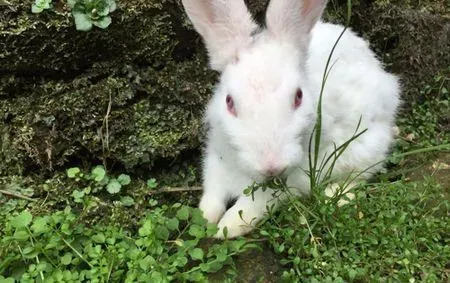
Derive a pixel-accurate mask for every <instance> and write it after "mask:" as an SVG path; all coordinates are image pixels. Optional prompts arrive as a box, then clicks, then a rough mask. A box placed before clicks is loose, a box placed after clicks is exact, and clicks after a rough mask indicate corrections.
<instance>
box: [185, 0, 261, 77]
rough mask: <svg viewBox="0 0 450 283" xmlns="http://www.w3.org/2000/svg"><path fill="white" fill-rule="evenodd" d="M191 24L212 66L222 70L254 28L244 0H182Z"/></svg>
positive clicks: (248, 38)
mask: <svg viewBox="0 0 450 283" xmlns="http://www.w3.org/2000/svg"><path fill="white" fill-rule="evenodd" d="M182 2H183V6H184V9H185V10H186V13H187V15H188V16H189V19H190V20H191V21H192V24H193V25H194V28H195V29H196V30H197V32H198V33H199V34H200V35H201V36H202V37H203V39H204V41H205V43H206V48H207V49H208V53H209V58H210V65H211V68H212V69H214V70H217V71H222V70H223V69H224V68H225V66H226V65H227V64H228V63H229V62H232V61H233V60H235V59H236V58H237V54H238V52H239V50H240V49H242V48H245V47H247V46H248V45H249V44H250V42H251V36H250V35H251V33H252V32H253V31H254V30H255V29H256V28H257V25H256V24H255V23H254V21H253V20H252V17H251V15H250V13H249V12H248V10H247V7H246V6H245V3H244V1H243V0H182Z"/></svg>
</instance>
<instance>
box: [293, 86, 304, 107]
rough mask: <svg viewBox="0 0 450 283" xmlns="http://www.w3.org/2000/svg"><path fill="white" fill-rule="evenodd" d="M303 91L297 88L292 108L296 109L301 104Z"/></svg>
mask: <svg viewBox="0 0 450 283" xmlns="http://www.w3.org/2000/svg"><path fill="white" fill-rule="evenodd" d="M302 98H303V92H302V90H301V89H299V88H298V89H297V92H296V93H295V98H294V108H295V109H297V108H298V107H299V106H300V105H301V104H302Z"/></svg>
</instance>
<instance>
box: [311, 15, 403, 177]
mask: <svg viewBox="0 0 450 283" xmlns="http://www.w3.org/2000/svg"><path fill="white" fill-rule="evenodd" d="M343 29H344V27H343V26H340V25H333V24H327V23H321V22H319V23H318V24H317V25H316V26H315V27H314V29H313V30H312V35H311V44H310V49H309V55H308V62H307V72H308V77H309V80H310V82H311V84H312V86H313V88H314V89H315V90H316V92H319V91H320V87H321V84H322V81H323V74H324V70H325V65H326V62H327V59H328V57H329V55H330V52H331V50H332V47H333V45H334V44H335V42H336V40H337V39H338V37H339V35H340V33H341V32H342V30H343ZM329 66H330V73H329V76H328V77H327V80H326V83H325V88H324V94H323V118H322V119H323V121H322V123H323V133H324V137H323V141H324V142H323V145H324V147H327V149H326V150H328V151H330V150H332V148H333V147H334V145H333V143H335V144H337V145H338V146H339V145H340V144H342V143H344V142H345V141H347V140H348V139H349V138H350V137H351V136H352V135H353V134H354V132H355V130H356V127H357V125H358V123H359V121H360V119H361V125H360V130H363V129H368V130H367V132H366V133H365V134H363V135H362V136H361V137H360V138H359V139H358V140H356V141H355V142H353V143H352V145H351V147H350V148H349V149H348V151H347V153H346V154H344V156H343V157H342V158H341V160H340V163H342V164H344V165H345V164H347V165H349V164H350V165H352V166H351V167H359V168H364V167H365V166H366V165H367V167H368V166H370V165H372V164H373V163H374V162H376V161H378V160H381V159H383V158H384V157H385V155H386V153H387V151H388V149H389V146H390V144H391V142H392V127H393V126H394V120H395V114H396V112H397V108H398V105H399V93H400V87H399V83H398V79H397V77H396V76H394V75H392V74H389V73H388V72H386V71H385V70H384V69H383V66H382V64H381V62H380V61H379V60H378V59H377V58H376V56H375V54H374V52H372V51H371V50H370V48H369V45H368V43H367V42H366V41H364V40H363V39H362V38H360V37H358V36H357V35H356V34H355V33H354V32H352V31H351V30H347V31H346V32H345V33H344V35H343V36H342V38H341V40H340V41H339V43H338V44H337V46H336V49H335V50H334V53H333V57H332V59H331V61H330V65H329Z"/></svg>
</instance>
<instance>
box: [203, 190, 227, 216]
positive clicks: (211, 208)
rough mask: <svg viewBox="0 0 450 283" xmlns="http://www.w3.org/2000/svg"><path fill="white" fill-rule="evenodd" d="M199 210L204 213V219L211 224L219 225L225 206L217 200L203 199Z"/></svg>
mask: <svg viewBox="0 0 450 283" xmlns="http://www.w3.org/2000/svg"><path fill="white" fill-rule="evenodd" d="M199 208H200V210H201V211H203V217H204V218H205V219H206V220H208V222H209V223H217V222H218V221H219V219H220V217H222V215H223V213H224V212H225V209H226V207H225V204H224V203H223V202H222V201H220V200H217V199H214V198H209V197H205V196H204V197H202V200H201V201H200V205H199Z"/></svg>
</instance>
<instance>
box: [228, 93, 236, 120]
mask: <svg viewBox="0 0 450 283" xmlns="http://www.w3.org/2000/svg"><path fill="white" fill-rule="evenodd" d="M225 101H226V103H227V108H228V112H230V114H231V115H233V116H236V109H235V108H234V101H233V98H232V97H231V95H227V98H226V100H225Z"/></svg>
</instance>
